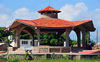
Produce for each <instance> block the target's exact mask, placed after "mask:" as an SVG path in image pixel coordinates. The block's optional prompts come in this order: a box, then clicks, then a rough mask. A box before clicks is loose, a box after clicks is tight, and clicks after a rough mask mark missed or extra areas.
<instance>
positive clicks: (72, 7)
mask: <svg viewBox="0 0 100 62" xmlns="http://www.w3.org/2000/svg"><path fill="white" fill-rule="evenodd" d="M47 6H52V7H54V8H56V9H59V10H61V11H62V12H61V13H60V14H59V18H60V19H65V20H70V21H77V20H89V19H91V20H93V23H94V26H95V28H96V29H97V30H98V32H100V24H99V23H100V0H0V26H2V27H3V26H5V27H7V26H9V25H11V24H12V22H13V21H14V20H15V19H26V20H33V19H37V18H39V16H40V14H39V13H38V12H37V11H38V10H40V9H43V8H45V7H47ZM70 36H71V39H77V38H76V35H75V32H73V31H72V32H71V34H70ZM98 38H99V39H98V41H99V42H100V33H99V34H98ZM91 40H94V41H96V31H95V32H91Z"/></svg>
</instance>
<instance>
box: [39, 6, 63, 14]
mask: <svg viewBox="0 0 100 62" xmlns="http://www.w3.org/2000/svg"><path fill="white" fill-rule="evenodd" d="M47 11H51V12H53V11H54V12H57V13H59V12H61V11H60V10H58V9H55V8H53V7H51V6H48V7H46V8H44V9H41V10H39V11H38V12H39V13H42V12H47Z"/></svg>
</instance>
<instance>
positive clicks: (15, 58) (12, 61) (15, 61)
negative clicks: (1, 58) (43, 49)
mask: <svg viewBox="0 0 100 62" xmlns="http://www.w3.org/2000/svg"><path fill="white" fill-rule="evenodd" d="M8 62H21V61H20V60H19V59H18V58H17V57H14V58H12V59H9V60H8Z"/></svg>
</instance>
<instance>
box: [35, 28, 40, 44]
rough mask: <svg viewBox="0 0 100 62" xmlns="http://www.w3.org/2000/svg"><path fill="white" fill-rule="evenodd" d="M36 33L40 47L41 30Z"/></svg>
mask: <svg viewBox="0 0 100 62" xmlns="http://www.w3.org/2000/svg"><path fill="white" fill-rule="evenodd" d="M35 32H36V33H37V36H38V46H40V30H39V29H36V30H35Z"/></svg>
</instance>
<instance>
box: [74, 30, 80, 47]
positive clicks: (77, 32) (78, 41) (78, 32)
mask: <svg viewBox="0 0 100 62" xmlns="http://www.w3.org/2000/svg"><path fill="white" fill-rule="evenodd" d="M75 32H76V34H77V43H78V47H81V35H80V31H75Z"/></svg>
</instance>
